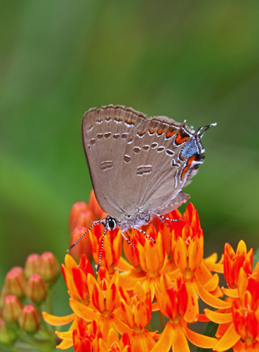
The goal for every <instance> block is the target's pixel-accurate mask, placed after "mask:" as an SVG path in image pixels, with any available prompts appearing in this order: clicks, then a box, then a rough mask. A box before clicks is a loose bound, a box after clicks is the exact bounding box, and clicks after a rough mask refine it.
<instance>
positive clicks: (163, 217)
mask: <svg viewBox="0 0 259 352" xmlns="http://www.w3.org/2000/svg"><path fill="white" fill-rule="evenodd" d="M152 214H154V215H155V216H157V217H158V218H159V220H160V221H162V222H163V223H164V224H165V225H166V226H169V225H168V224H167V223H166V222H165V221H164V220H167V221H180V220H179V219H171V218H167V217H166V216H164V215H160V214H156V213H152Z"/></svg>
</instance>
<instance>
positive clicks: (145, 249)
mask: <svg viewBox="0 0 259 352" xmlns="http://www.w3.org/2000/svg"><path fill="white" fill-rule="evenodd" d="M146 233H147V234H148V235H149V236H150V237H152V238H153V239H154V240H155V242H153V241H152V240H150V239H148V237H145V236H144V235H143V234H142V233H140V232H139V231H137V230H134V229H133V230H132V234H131V237H132V239H131V242H132V244H133V246H134V249H133V248H132V247H131V246H129V245H128V244H127V243H125V242H124V251H125V255H126V256H127V258H129V260H130V261H131V263H132V264H133V266H132V265H129V264H128V263H126V261H125V260H123V259H122V258H121V259H120V262H119V265H118V269H122V270H123V269H124V270H125V271H124V272H123V273H121V275H120V284H121V285H122V286H123V287H124V288H125V289H127V290H131V289H133V287H134V286H135V284H136V283H137V282H138V281H141V282H142V284H143V287H144V290H145V291H146V292H147V291H148V290H149V289H150V291H151V299H152V300H153V299H154V296H155V287H156V286H155V284H156V283H157V282H159V280H160V276H161V275H162V273H163V272H164V265H165V263H166V258H167V257H166V254H165V249H164V243H163V237H162V235H161V233H160V232H159V233H157V230H156V229H155V227H154V226H153V225H152V224H151V225H150V226H149V227H148V228H147V230H146ZM124 241H125V240H124ZM129 247H130V248H129Z"/></svg>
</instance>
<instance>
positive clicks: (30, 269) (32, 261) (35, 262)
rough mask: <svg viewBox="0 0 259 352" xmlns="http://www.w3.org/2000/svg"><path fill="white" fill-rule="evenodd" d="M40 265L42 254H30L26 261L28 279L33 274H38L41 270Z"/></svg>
mask: <svg viewBox="0 0 259 352" xmlns="http://www.w3.org/2000/svg"><path fill="white" fill-rule="evenodd" d="M39 266H40V256H39V254H35V253H32V254H30V255H29V256H28V257H27V259H26V263H25V268H24V274H25V277H26V279H28V278H29V277H30V276H31V275H32V274H37V273H38V272H39Z"/></svg>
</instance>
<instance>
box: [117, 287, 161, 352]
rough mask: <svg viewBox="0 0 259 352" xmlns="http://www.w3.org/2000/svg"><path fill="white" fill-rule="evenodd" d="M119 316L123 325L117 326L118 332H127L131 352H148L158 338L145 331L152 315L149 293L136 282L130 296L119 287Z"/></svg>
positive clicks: (154, 334)
mask: <svg viewBox="0 0 259 352" xmlns="http://www.w3.org/2000/svg"><path fill="white" fill-rule="evenodd" d="M119 290H120V295H121V299H120V306H121V312H120V316H121V319H122V320H123V322H125V324H126V325H127V326H126V325H125V324H123V323H121V324H120V326H119V325H117V328H118V329H119V332H120V333H121V334H122V333H124V332H127V333H128V335H129V337H130V341H131V347H132V350H133V351H143V352H145V351H150V350H151V349H152V347H153V346H154V345H155V339H157V338H158V336H157V334H156V332H150V331H148V330H146V329H145V327H146V326H147V324H149V322H150V319H151V314H152V305H151V292H150V290H148V291H147V292H146V293H145V291H144V289H143V287H142V285H141V283H140V282H139V281H138V282H137V283H136V285H135V287H134V290H133V295H132V296H130V295H129V294H128V293H127V292H126V291H125V290H123V288H122V287H120V289H119Z"/></svg>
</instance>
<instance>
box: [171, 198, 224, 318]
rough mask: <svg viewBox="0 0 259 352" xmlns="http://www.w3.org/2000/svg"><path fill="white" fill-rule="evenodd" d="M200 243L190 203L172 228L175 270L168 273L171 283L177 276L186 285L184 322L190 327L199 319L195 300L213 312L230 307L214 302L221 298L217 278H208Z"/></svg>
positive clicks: (193, 209)
mask: <svg viewBox="0 0 259 352" xmlns="http://www.w3.org/2000/svg"><path fill="white" fill-rule="evenodd" d="M203 240H204V239H203V232H202V230H201V228H200V221H199V217H198V213H197V210H195V208H194V206H193V205H192V204H191V203H189V204H188V206H187V209H186V212H185V213H184V215H183V217H182V219H181V221H179V222H178V223H176V224H175V226H174V230H173V236H172V258H173V260H174V263H175V265H176V267H177V270H175V271H173V272H171V273H170V272H169V273H168V275H169V277H170V278H171V279H173V278H175V277H176V276H177V275H179V273H180V274H181V276H182V278H183V281H184V282H185V285H186V289H187V293H188V303H187V309H186V313H185V320H186V321H187V322H189V323H192V322H196V321H197V320H198V318H199V305H198V298H201V299H202V300H203V301H204V302H205V303H207V304H209V305H210V306H212V307H215V308H228V307H229V304H228V302H224V301H222V300H220V299H218V298H217V297H219V296H222V293H221V291H220V288H219V287H218V281H219V277H218V275H217V274H214V275H212V274H211V272H210V269H209V267H208V265H207V262H206V261H205V259H203Z"/></svg>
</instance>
